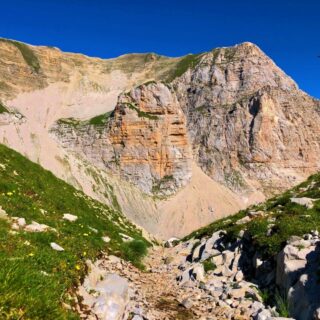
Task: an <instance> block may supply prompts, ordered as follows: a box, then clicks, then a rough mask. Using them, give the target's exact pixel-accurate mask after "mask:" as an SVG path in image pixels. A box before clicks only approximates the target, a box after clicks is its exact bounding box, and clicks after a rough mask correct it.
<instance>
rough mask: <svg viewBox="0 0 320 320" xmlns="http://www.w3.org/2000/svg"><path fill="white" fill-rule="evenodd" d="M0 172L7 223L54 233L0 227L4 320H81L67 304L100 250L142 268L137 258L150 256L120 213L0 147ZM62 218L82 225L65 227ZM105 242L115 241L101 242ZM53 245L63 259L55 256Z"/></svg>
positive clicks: (1, 313)
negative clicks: (127, 240) (47, 228)
mask: <svg viewBox="0 0 320 320" xmlns="http://www.w3.org/2000/svg"><path fill="white" fill-rule="evenodd" d="M0 164H1V166H0V206H1V207H2V208H3V209H4V210H5V211H6V212H7V214H8V215H9V216H10V217H12V216H15V217H24V218H25V219H26V220H27V223H30V222H31V221H32V220H34V221H36V222H38V223H44V224H46V225H48V226H50V227H52V228H55V229H56V232H55V231H48V232H44V233H28V232H25V231H22V230H20V231H18V232H17V233H16V234H14V233H12V232H11V228H10V225H9V223H8V222H7V221H6V220H1V219H0V265H1V267H0V292H1V300H0V319H32V320H36V319H48V320H50V319H55V320H56V319H78V316H77V315H76V314H75V313H73V312H71V311H68V310H66V309H64V308H63V306H62V303H63V302H66V303H69V304H71V305H72V303H73V302H72V301H70V293H72V292H73V291H74V290H75V288H76V286H77V285H78V284H79V283H80V281H81V279H82V278H83V277H84V275H85V273H86V266H85V260H86V259H95V258H96V257H97V256H98V255H99V254H100V252H101V251H102V250H103V251H104V252H106V253H108V254H114V255H118V256H121V257H124V258H126V259H128V260H131V261H132V262H133V263H134V264H136V265H137V266H138V267H141V259H137V257H141V254H142V253H143V254H144V253H145V248H146V246H148V243H147V242H146V241H145V240H144V238H143V237H142V235H141V231H138V230H137V229H136V228H135V227H134V226H133V225H132V224H131V223H130V222H129V221H128V220H127V219H126V218H125V217H124V216H123V215H122V214H121V213H120V212H119V211H117V210H115V209H113V208H110V207H108V206H106V205H103V204H101V203H99V202H98V201H95V200H93V199H91V198H89V197H87V196H86V195H85V194H83V193H82V192H80V191H78V190H76V189H74V188H73V187H72V186H70V185H68V184H67V183H65V182H64V181H62V180H60V179H58V178H56V177H55V176H54V175H53V174H52V173H51V172H49V171H46V170H44V169H43V168H41V167H40V166H39V165H37V164H35V163H33V162H31V161H29V160H27V159H26V158H25V157H23V156H22V155H20V154H18V153H17V152H15V151H13V150H11V149H9V148H7V147H5V146H3V145H0ZM44 210H45V211H44ZM64 213H71V214H74V215H76V216H78V220H77V221H76V222H68V221H66V220H63V219H62V216H63V214H64ZM91 228H94V229H96V231H97V232H94V231H93V230H92V229H91ZM120 233H123V234H126V235H128V236H130V237H132V238H133V239H134V240H135V241H133V242H132V243H133V244H131V243H124V242H123V240H122V238H121V235H120ZM102 236H108V237H110V239H111V241H110V242H109V243H105V242H103V240H102ZM50 242H56V243H58V244H59V245H60V246H62V247H63V248H64V249H65V251H63V252H57V251H54V250H53V249H51V247H50ZM137 243H138V245H137ZM133 253H136V256H135V255H134V254H133ZM138 254H139V255H138Z"/></svg>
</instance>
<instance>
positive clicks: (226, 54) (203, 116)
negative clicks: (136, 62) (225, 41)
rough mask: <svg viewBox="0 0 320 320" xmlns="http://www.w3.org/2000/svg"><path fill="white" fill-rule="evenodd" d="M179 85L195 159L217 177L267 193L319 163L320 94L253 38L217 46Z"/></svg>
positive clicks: (240, 189) (237, 187)
mask: <svg viewBox="0 0 320 320" xmlns="http://www.w3.org/2000/svg"><path fill="white" fill-rule="evenodd" d="M174 87H175V91H176V92H177V95H178V99H179V102H180V105H181V107H182V108H183V110H184V111H185V113H186V115H187V118H188V132H189V134H190V138H191V142H192V145H193V149H194V154H195V158H196V159H197V162H198V163H199V165H200V167H201V168H202V169H203V170H204V171H205V172H206V173H207V174H208V175H209V176H211V177H212V178H214V179H215V180H217V181H220V182H222V183H226V184H227V185H228V186H230V187H231V188H232V189H233V190H236V191H237V192H243V190H245V189H249V190H250V188H252V187H255V188H258V189H259V190H261V191H262V192H263V193H264V194H265V195H268V196H269V195H271V194H273V193H274V192H279V190H284V189H286V188H288V187H290V186H292V184H295V183H297V182H298V181H301V179H302V180H303V179H304V178H306V177H307V176H308V175H309V174H311V173H313V172H316V171H317V169H318V168H319V159H318V157H317V154H318V150H319V125H318V124H319V114H320V104H319V101H317V100H315V99H312V98H311V97H309V96H308V95H307V94H305V93H304V92H302V91H300V90H299V89H298V87H297V85H296V84H295V83H294V81H293V80H292V79H290V78H289V77H288V76H287V75H285V74H284V72H283V71H282V70H280V69H279V68H278V67H277V66H276V65H275V64H274V63H273V62H272V60H271V59H270V58H268V57H267V56H266V55H265V54H264V53H263V52H262V51H261V50H260V49H259V48H257V47H256V46H255V45H253V44H250V43H244V44H241V45H239V46H236V47H232V48H224V49H216V50H213V51H212V52H210V53H208V54H206V55H204V56H203V57H202V58H201V60H200V61H199V62H198V64H197V65H196V66H195V67H194V68H192V69H189V70H188V71H187V72H186V73H185V74H184V75H182V76H181V77H180V78H179V79H177V80H175V82H174Z"/></svg>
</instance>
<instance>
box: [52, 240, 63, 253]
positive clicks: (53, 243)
mask: <svg viewBox="0 0 320 320" xmlns="http://www.w3.org/2000/svg"><path fill="white" fill-rule="evenodd" d="M50 246H51V248H52V249H53V250H56V251H64V249H63V248H62V247H61V246H59V245H58V244H56V243H55V242H51V243H50Z"/></svg>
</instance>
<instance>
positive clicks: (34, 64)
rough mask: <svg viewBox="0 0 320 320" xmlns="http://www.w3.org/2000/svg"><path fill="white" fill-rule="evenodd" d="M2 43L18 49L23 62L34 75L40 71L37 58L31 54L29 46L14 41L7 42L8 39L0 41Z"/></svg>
mask: <svg viewBox="0 0 320 320" xmlns="http://www.w3.org/2000/svg"><path fill="white" fill-rule="evenodd" d="M0 41H2V42H6V43H10V44H12V45H14V46H15V47H16V48H18V49H19V51H20V52H21V54H22V57H23V59H24V61H25V62H26V63H27V65H28V66H29V67H30V68H31V69H32V70H33V71H35V72H36V73H38V72H39V71H40V63H39V60H38V57H37V56H36V54H35V53H34V52H33V50H32V49H31V47H30V46H28V45H26V44H25V43H22V42H19V41H14V40H8V39H2V38H1V39H0Z"/></svg>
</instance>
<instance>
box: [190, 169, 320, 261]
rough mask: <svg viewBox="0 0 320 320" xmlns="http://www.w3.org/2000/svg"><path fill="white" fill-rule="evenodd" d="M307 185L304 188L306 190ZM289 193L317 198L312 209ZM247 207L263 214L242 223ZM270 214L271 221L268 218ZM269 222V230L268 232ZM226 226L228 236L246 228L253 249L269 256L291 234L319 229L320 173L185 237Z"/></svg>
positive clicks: (224, 228)
mask: <svg viewBox="0 0 320 320" xmlns="http://www.w3.org/2000/svg"><path fill="white" fill-rule="evenodd" d="M305 188H307V190H305ZM292 197H299V198H300V197H308V198H312V199H319V201H315V202H314V207H313V208H312V209H307V208H306V207H304V206H301V205H298V204H296V203H293V202H291V200H290V198H292ZM249 211H264V212H265V214H266V215H265V216H264V217H257V218H254V219H253V220H252V221H250V222H249V223H246V224H242V225H236V221H237V220H239V219H241V218H243V217H244V216H246V215H247V214H248V213H249ZM268 218H269V219H270V218H273V219H274V222H271V221H268ZM271 224H274V226H273V227H272V234H271V235H270V236H268V235H267V230H268V228H269V227H270V225H271ZM221 229H223V230H226V231H227V233H228V236H229V238H230V240H233V239H235V238H236V237H237V235H238V234H239V231H240V230H247V231H248V233H249V234H250V235H251V237H252V238H253V240H254V241H253V243H254V245H255V247H256V249H257V250H258V251H259V252H261V253H262V254H263V256H264V257H265V258H269V257H271V256H273V255H275V254H276V253H278V252H279V251H280V250H281V248H282V247H283V246H284V245H285V242H286V241H287V240H288V238H289V237H290V236H293V235H296V236H302V235H303V234H306V233H308V232H310V231H311V230H316V229H318V230H320V174H315V175H312V176H310V177H309V178H308V180H306V181H305V182H303V183H302V184H300V185H299V186H296V187H295V188H293V189H291V190H289V191H287V192H285V193H283V194H281V195H279V196H276V197H274V198H272V199H270V200H268V201H266V202H265V203H263V204H259V205H256V206H252V207H250V208H248V209H247V210H243V211H240V212H239V213H237V214H236V215H233V216H231V217H227V218H224V219H221V220H218V221H216V222H213V223H212V224H210V225H208V226H206V227H204V228H202V229H199V230H197V231H195V232H193V233H192V234H190V235H189V236H187V237H186V238H185V239H190V238H193V237H194V238H198V239H200V238H202V237H207V236H211V234H212V233H213V232H214V231H217V230H221Z"/></svg>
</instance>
